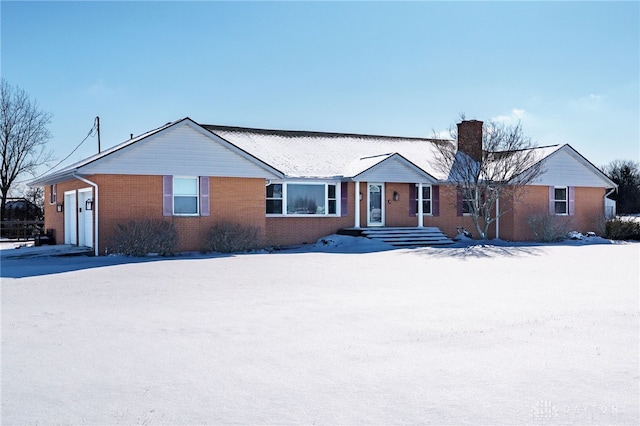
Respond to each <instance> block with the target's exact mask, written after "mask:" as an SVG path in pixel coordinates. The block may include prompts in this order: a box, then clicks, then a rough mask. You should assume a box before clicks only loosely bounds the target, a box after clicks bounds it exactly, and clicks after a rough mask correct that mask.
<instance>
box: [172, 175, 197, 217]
mask: <svg viewBox="0 0 640 426" xmlns="http://www.w3.org/2000/svg"><path fill="white" fill-rule="evenodd" d="M173 214H175V215H197V214H198V178H195V177H193V178H192V177H188V178H187V177H174V178H173Z"/></svg>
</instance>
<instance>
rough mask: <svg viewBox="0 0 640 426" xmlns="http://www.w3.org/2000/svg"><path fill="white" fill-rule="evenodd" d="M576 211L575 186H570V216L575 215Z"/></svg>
mask: <svg viewBox="0 0 640 426" xmlns="http://www.w3.org/2000/svg"><path fill="white" fill-rule="evenodd" d="M575 212H576V202H575V187H573V186H570V187H569V216H573V215H574V214H575Z"/></svg>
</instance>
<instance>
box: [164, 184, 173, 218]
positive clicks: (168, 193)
mask: <svg viewBox="0 0 640 426" xmlns="http://www.w3.org/2000/svg"><path fill="white" fill-rule="evenodd" d="M162 216H173V176H162Z"/></svg>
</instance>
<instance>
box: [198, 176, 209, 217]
mask: <svg viewBox="0 0 640 426" xmlns="http://www.w3.org/2000/svg"><path fill="white" fill-rule="evenodd" d="M209 210H210V209H209V176H200V216H209V214H210V211H209Z"/></svg>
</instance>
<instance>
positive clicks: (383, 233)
mask: <svg viewBox="0 0 640 426" xmlns="http://www.w3.org/2000/svg"><path fill="white" fill-rule="evenodd" d="M338 233H339V234H345V235H358V236H363V237H367V238H370V239H374V240H379V241H383V242H385V243H387V244H390V245H392V246H396V247H424V246H442V245H448V244H453V241H452V240H451V239H450V238H449V237H447V236H446V235H445V234H443V233H442V231H440V229H439V228H436V227H423V228H417V227H416V228H398V227H393V228H387V227H382V228H361V229H356V228H348V229H341V230H340V231H338Z"/></svg>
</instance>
